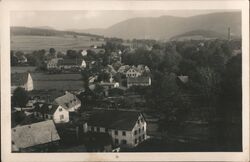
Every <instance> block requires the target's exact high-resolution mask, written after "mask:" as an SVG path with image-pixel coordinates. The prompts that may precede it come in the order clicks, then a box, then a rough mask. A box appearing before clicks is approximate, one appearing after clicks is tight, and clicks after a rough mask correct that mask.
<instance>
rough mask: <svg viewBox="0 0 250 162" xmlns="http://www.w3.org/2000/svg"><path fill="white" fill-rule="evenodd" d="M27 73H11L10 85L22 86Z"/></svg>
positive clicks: (26, 78) (25, 80)
mask: <svg viewBox="0 0 250 162" xmlns="http://www.w3.org/2000/svg"><path fill="white" fill-rule="evenodd" d="M28 75H29V73H11V86H22V85H24V84H26V83H27V81H28Z"/></svg>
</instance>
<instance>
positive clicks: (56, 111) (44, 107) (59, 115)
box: [33, 103, 69, 123]
mask: <svg viewBox="0 0 250 162" xmlns="http://www.w3.org/2000/svg"><path fill="white" fill-rule="evenodd" d="M33 111H34V115H35V117H38V118H42V119H43V120H51V119H53V120H54V122H55V123H67V122H69V112H68V111H67V110H66V109H64V108H63V107H62V106H59V105H55V104H47V103H36V104H35V108H34V109H33Z"/></svg>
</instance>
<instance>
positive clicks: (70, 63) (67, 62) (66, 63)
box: [58, 58, 86, 70]
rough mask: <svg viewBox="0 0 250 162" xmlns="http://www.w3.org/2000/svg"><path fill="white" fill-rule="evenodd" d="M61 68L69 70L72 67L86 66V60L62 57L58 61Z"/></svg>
mask: <svg viewBox="0 0 250 162" xmlns="http://www.w3.org/2000/svg"><path fill="white" fill-rule="evenodd" d="M58 67H59V69H62V70H63V69H64V70H69V69H72V68H85V67H86V62H85V61H84V60H82V59H77V58H75V59H62V60H59V61H58Z"/></svg>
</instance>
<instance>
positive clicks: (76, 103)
mask: <svg viewBox="0 0 250 162" xmlns="http://www.w3.org/2000/svg"><path fill="white" fill-rule="evenodd" d="M55 103H56V104H58V105H60V106H62V108H64V109H66V110H67V111H69V112H76V111H77V110H78V109H79V108H80V107H81V101H80V100H79V99H78V98H77V97H76V96H75V95H73V94H72V93H70V92H66V94H65V95H63V96H61V97H58V98H56V99H55Z"/></svg>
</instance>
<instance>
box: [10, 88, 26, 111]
mask: <svg viewBox="0 0 250 162" xmlns="http://www.w3.org/2000/svg"><path fill="white" fill-rule="evenodd" d="M28 101H29V96H28V93H27V91H25V89H24V88H21V87H18V88H16V89H15V91H14V93H13V104H14V106H18V107H21V110H22V108H23V107H25V106H26V104H27V103H28Z"/></svg>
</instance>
